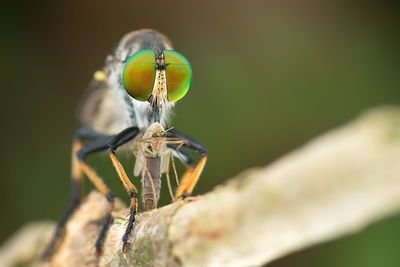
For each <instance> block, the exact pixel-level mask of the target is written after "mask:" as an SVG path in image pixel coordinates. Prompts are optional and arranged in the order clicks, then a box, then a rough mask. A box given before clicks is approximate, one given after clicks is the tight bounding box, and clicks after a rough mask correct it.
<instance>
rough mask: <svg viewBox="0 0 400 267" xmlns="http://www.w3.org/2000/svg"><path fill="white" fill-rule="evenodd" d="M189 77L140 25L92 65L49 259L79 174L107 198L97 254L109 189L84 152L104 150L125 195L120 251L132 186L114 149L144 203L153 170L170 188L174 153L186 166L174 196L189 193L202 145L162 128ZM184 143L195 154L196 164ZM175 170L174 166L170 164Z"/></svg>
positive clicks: (153, 203)
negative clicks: (129, 156)
mask: <svg viewBox="0 0 400 267" xmlns="http://www.w3.org/2000/svg"><path fill="white" fill-rule="evenodd" d="M191 79H192V70H191V67H190V64H189V62H188V61H187V60H186V58H185V57H184V56H183V55H181V54H180V53H178V52H176V51H174V50H173V47H172V44H171V42H170V41H169V40H168V39H167V38H166V37H165V36H164V35H162V34H161V33H159V32H157V31H154V30H150V29H143V30H138V31H133V32H130V33H128V34H126V35H125V36H124V37H123V38H122V39H121V40H120V42H119V44H118V46H117V48H116V49H115V51H114V53H113V54H112V55H109V56H107V58H106V61H105V66H104V68H103V69H102V70H99V71H97V72H95V74H94V77H93V79H92V81H91V82H90V84H89V86H88V89H87V93H86V96H85V97H84V101H83V102H82V104H81V106H80V109H79V117H80V122H81V125H82V128H79V129H78V130H77V131H76V134H75V136H74V140H73V152H72V154H73V155H72V191H71V203H70V205H69V206H68V208H67V210H66V211H65V213H64V215H63V217H62V218H61V220H60V221H59V223H58V225H57V228H56V231H55V234H54V236H53V239H52V240H51V242H50V244H49V246H48V247H47V249H46V251H45V252H44V254H43V257H44V258H49V257H51V255H52V254H53V252H54V251H55V249H56V245H57V244H58V243H59V240H60V239H61V237H62V235H63V233H64V232H65V225H66V223H67V221H68V219H69V218H70V216H71V214H72V213H73V212H74V210H75V209H76V208H77V207H78V206H79V204H80V201H81V184H82V180H83V175H84V174H85V175H86V176H87V177H88V178H89V180H91V181H92V182H93V184H94V185H95V187H96V188H97V189H98V190H99V191H100V192H101V193H102V194H103V195H104V196H105V198H106V199H107V200H108V202H109V206H110V207H109V209H108V212H107V215H106V216H105V218H104V220H103V223H102V228H101V230H100V232H99V236H98V238H97V241H96V244H95V247H96V251H97V253H101V250H102V244H103V241H104V237H105V233H106V231H107V226H108V224H109V223H110V221H111V219H112V217H111V212H112V211H113V209H114V196H113V195H112V193H111V192H110V190H109V189H108V187H107V185H106V184H105V183H104V182H103V180H102V178H101V177H100V176H99V175H98V174H97V173H96V172H95V171H94V169H93V168H92V167H91V166H90V165H89V164H88V163H87V162H86V161H85V158H86V156H87V155H89V154H91V153H94V152H97V151H102V150H105V151H108V153H109V156H110V159H111V161H112V163H113V165H114V167H115V169H116V172H117V174H118V176H119V178H120V180H121V181H122V184H123V186H124V187H125V189H126V191H127V193H128V194H129V196H130V198H131V203H130V215H129V221H128V224H127V227H126V230H125V233H124V235H123V237H122V243H123V251H124V252H125V251H126V250H127V249H128V245H129V243H128V236H129V233H130V232H131V230H132V227H133V224H134V222H135V215H136V214H137V212H138V200H137V194H138V190H137V189H136V187H135V186H134V185H133V184H132V183H131V181H130V179H129V178H128V175H127V174H126V172H125V170H124V167H123V166H122V164H121V163H120V161H119V160H118V158H117V156H116V153H115V152H116V150H117V149H118V148H120V147H121V148H122V149H125V150H128V151H132V152H133V153H134V155H135V158H136V161H135V167H134V175H135V176H138V175H141V177H142V178H141V182H142V192H141V193H142V201H143V204H144V205H143V206H144V210H149V209H153V208H155V207H157V202H158V198H159V194H160V185H161V176H162V174H163V173H165V174H166V176H167V178H168V179H167V181H168V187H169V191H170V194H171V195H172V190H171V186H170V182H169V165H170V163H172V165H173V167H174V161H173V159H174V157H175V158H177V159H179V160H180V161H181V162H182V163H183V164H184V165H185V166H186V168H187V169H186V171H185V173H184V174H183V176H182V179H181V182H180V184H179V186H178V188H177V190H176V193H175V195H174V196H173V200H174V201H178V200H180V199H184V198H185V197H187V196H189V195H190V194H191V193H192V191H193V188H194V187H195V185H196V183H197V181H198V179H199V177H200V175H201V173H202V171H203V168H204V166H205V164H206V161H207V153H208V151H207V148H206V147H205V146H204V145H202V144H201V143H199V142H197V141H196V140H194V139H192V138H190V137H188V136H186V135H185V134H183V133H181V132H179V131H177V130H175V129H173V128H166V127H167V123H168V120H169V118H170V115H171V112H172V108H173V106H174V105H175V103H176V101H178V100H179V99H181V98H182V97H183V96H185V94H186V93H187V91H188V89H189V87H190V84H191ZM189 150H193V151H196V152H198V153H199V154H200V155H201V158H200V160H199V161H198V163H197V164H196V162H195V160H194V158H193V156H192V154H191V153H190V151H189ZM174 171H175V175H176V170H175V168H174Z"/></svg>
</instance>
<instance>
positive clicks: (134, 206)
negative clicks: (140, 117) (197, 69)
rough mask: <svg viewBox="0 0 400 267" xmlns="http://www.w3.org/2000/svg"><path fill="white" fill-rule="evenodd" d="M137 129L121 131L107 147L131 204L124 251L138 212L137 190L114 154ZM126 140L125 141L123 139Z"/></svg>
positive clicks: (123, 238)
mask: <svg viewBox="0 0 400 267" xmlns="http://www.w3.org/2000/svg"><path fill="white" fill-rule="evenodd" d="M138 132H139V130H138V129H137V128H136V130H135V131H134V132H126V133H124V132H121V134H120V135H118V136H117V137H115V138H114V140H113V141H112V142H111V144H110V145H109V147H108V153H109V155H110V158H111V161H112V163H113V165H114V167H115V170H116V171H117V173H118V177H119V178H120V179H121V181H122V184H123V185H124V187H125V190H126V191H127V192H128V194H129V196H130V198H131V204H130V210H129V211H130V212H129V213H130V214H129V221H128V225H127V227H126V230H125V233H124V236H123V237H122V242H123V247H122V250H123V252H126V251H127V249H128V244H129V243H128V237H129V234H130V232H131V230H132V228H133V224H134V222H135V215H136V214H137V212H138V201H137V193H138V190H137V189H136V187H135V186H134V185H133V184H132V182H131V181H130V180H129V178H128V175H126V172H125V170H124V167H123V166H122V164H121V162H120V161H119V160H118V158H117V156H116V155H115V150H116V149H117V148H118V146H120V145H121V144H122V143H121V142H122V141H124V140H126V139H127V140H130V139H132V138H133V137H134V136H136V135H137V134H138ZM127 135H132V136H131V137H130V138H129V139H128V138H127ZM124 142H126V141H124Z"/></svg>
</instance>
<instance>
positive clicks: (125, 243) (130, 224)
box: [122, 206, 136, 253]
mask: <svg viewBox="0 0 400 267" xmlns="http://www.w3.org/2000/svg"><path fill="white" fill-rule="evenodd" d="M135 215H136V206H134V207H131V210H130V216H129V221H128V225H127V227H126V230H125V234H124V236H123V237H122V242H123V245H122V251H123V252H124V253H125V252H126V251H127V250H128V248H129V246H130V243H128V238H129V234H130V233H131V230H132V228H133V224H134V223H135Z"/></svg>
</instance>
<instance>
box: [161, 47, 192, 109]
mask: <svg viewBox="0 0 400 267" xmlns="http://www.w3.org/2000/svg"><path fill="white" fill-rule="evenodd" d="M163 53H164V56H165V62H166V68H165V70H166V76H167V77H166V78H167V91H168V101H170V102H173V101H177V100H179V99H181V98H182V97H184V96H185V95H186V93H187V91H188V90H189V88H190V84H191V83H192V68H191V67H190V63H189V61H188V60H187V59H186V58H185V57H184V56H183V55H181V54H180V53H178V52H176V51H173V50H164V52H163Z"/></svg>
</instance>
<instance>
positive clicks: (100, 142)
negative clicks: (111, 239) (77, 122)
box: [77, 127, 139, 254]
mask: <svg viewBox="0 0 400 267" xmlns="http://www.w3.org/2000/svg"><path fill="white" fill-rule="evenodd" d="M138 132H139V130H138V128H137V127H130V128H127V129H125V130H123V131H122V132H120V133H119V134H117V135H114V136H106V137H103V138H99V139H97V140H95V141H93V142H91V143H89V144H87V145H86V146H84V147H83V148H82V149H81V150H79V151H78V153H77V157H78V159H79V162H80V167H81V169H82V170H83V171H84V172H85V173H86V175H87V176H88V177H89V179H90V180H91V181H92V182H93V183H94V184H95V186H96V187H97V188H98V189H99V191H100V192H101V193H102V194H103V195H104V196H105V197H106V199H107V200H108V201H109V202H110V204H111V207H110V210H109V211H108V213H107V215H106V216H105V217H104V220H103V226H102V229H101V231H100V234H99V236H98V238H97V241H96V252H97V253H98V254H100V253H101V252H102V251H101V249H102V246H103V242H104V237H105V234H106V231H107V227H108V225H109V223H110V221H111V212H112V211H113V210H114V196H113V195H112V194H111V192H110V190H109V189H108V188H107V186H106V185H105V184H104V182H103V180H102V179H101V178H100V177H99V176H98V175H97V173H96V172H95V171H94V170H93V169H92V168H91V167H90V166H89V165H87V164H86V162H85V161H84V158H85V156H86V155H87V154H89V153H92V152H95V151H99V150H103V149H107V148H108V149H109V150H110V149H111V148H112V149H114V150H115V149H116V148H117V147H119V146H121V145H122V144H124V143H126V142H128V141H129V140H131V139H133V138H134V137H135V136H136V135H137V134H138Z"/></svg>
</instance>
